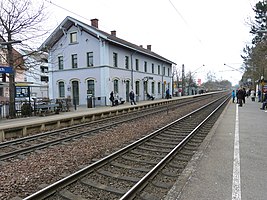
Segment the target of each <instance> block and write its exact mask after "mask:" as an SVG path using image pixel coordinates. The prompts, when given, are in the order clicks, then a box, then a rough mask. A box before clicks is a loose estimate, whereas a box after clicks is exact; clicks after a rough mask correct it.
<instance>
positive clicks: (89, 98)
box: [87, 96, 93, 108]
mask: <svg viewBox="0 0 267 200" xmlns="http://www.w3.org/2000/svg"><path fill="white" fill-rule="evenodd" d="M87 108H93V97H92V96H87Z"/></svg>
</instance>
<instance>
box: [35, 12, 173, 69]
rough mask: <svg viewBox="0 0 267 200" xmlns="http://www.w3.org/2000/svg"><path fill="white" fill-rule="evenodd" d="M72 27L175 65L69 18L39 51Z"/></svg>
mask: <svg viewBox="0 0 267 200" xmlns="http://www.w3.org/2000/svg"><path fill="white" fill-rule="evenodd" d="M73 25H75V26H77V27H79V28H80V29H81V30H83V31H85V32H87V33H89V34H91V35H93V36H94V37H96V38H101V39H104V40H106V41H108V42H110V43H112V44H115V45H118V46H122V47H124V48H128V49H131V50H133V51H135V52H139V53H142V54H145V55H147V56H151V57H154V58H156V59H159V60H162V61H164V62H167V63H170V64H175V63H174V62H172V61H170V60H168V59H166V58H164V57H162V56H160V55H158V54H156V53H155V52H153V51H151V50H149V49H145V48H143V47H141V46H138V45H135V44H133V43H130V42H128V41H126V40H123V39H121V38H118V37H116V36H114V35H112V34H109V33H106V32H104V31H102V30H99V29H98V28H96V27H94V26H90V25H88V24H86V23H84V22H81V21H79V20H77V19H74V18H72V17H70V16H67V17H66V18H65V19H64V20H63V21H62V22H61V24H60V25H59V26H58V27H57V28H56V29H55V30H54V31H53V33H52V34H51V35H50V36H49V37H48V38H47V39H46V40H45V41H44V43H43V44H42V45H41V46H40V47H39V49H41V50H43V51H47V50H48V49H50V48H52V47H53V46H54V45H55V44H56V43H57V42H58V41H59V39H60V38H61V37H62V36H63V35H64V34H65V32H66V31H67V30H69V29H70V28H71V27H72V26H73Z"/></svg>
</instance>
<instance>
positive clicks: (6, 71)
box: [0, 66, 13, 74]
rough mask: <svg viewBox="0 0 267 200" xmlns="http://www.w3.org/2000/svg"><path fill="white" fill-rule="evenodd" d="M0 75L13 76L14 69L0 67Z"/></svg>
mask: <svg viewBox="0 0 267 200" xmlns="http://www.w3.org/2000/svg"><path fill="white" fill-rule="evenodd" d="M0 73H3V74H6V73H8V74H11V73H13V69H12V67H7V66H0Z"/></svg>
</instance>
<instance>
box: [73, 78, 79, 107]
mask: <svg viewBox="0 0 267 200" xmlns="http://www.w3.org/2000/svg"><path fill="white" fill-rule="evenodd" d="M72 98H73V104H74V105H79V104H80V99H79V82H78V81H72Z"/></svg>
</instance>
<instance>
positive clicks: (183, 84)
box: [182, 64, 185, 96]
mask: <svg viewBox="0 0 267 200" xmlns="http://www.w3.org/2000/svg"><path fill="white" fill-rule="evenodd" d="M184 95H185V75H184V64H182V96H184Z"/></svg>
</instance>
